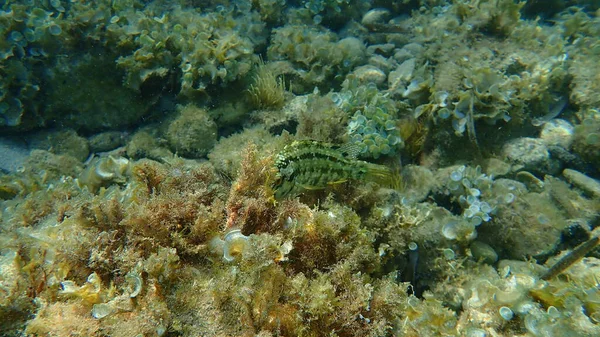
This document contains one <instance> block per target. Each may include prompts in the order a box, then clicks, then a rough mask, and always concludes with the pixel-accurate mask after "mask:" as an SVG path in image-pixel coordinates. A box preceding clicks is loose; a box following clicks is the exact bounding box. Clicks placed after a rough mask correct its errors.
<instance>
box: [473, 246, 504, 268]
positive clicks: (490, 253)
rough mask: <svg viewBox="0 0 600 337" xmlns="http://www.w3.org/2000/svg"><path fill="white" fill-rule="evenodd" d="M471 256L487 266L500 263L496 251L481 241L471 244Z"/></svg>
mask: <svg viewBox="0 0 600 337" xmlns="http://www.w3.org/2000/svg"><path fill="white" fill-rule="evenodd" d="M470 248H471V254H473V257H474V258H475V259H476V260H478V261H482V262H484V263H487V264H494V263H496V261H498V254H497V253H496V251H494V248H492V246H490V245H488V244H487V243H483V242H481V241H473V242H472V243H471V246H470Z"/></svg>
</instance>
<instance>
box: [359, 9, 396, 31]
mask: <svg viewBox="0 0 600 337" xmlns="http://www.w3.org/2000/svg"><path fill="white" fill-rule="evenodd" d="M389 18H390V11H389V10H387V9H385V8H373V9H371V10H370V11H368V12H366V13H365V15H363V17H362V20H361V21H360V23H361V24H363V25H364V26H367V27H369V26H372V25H374V24H385V23H386V21H387V20H388V19H389Z"/></svg>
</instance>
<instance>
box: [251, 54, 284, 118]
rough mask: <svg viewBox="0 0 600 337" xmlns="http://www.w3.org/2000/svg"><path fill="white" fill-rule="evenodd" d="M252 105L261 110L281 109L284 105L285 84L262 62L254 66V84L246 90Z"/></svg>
mask: <svg viewBox="0 0 600 337" xmlns="http://www.w3.org/2000/svg"><path fill="white" fill-rule="evenodd" d="M248 93H249V94H250V99H251V101H252V104H253V105H254V106H255V107H257V108H261V109H269V108H270V109H277V108H281V107H282V106H283V104H284V103H285V83H284V82H283V78H282V77H277V76H275V74H273V71H271V70H270V69H269V67H268V65H267V64H265V63H264V62H263V61H262V60H261V61H260V62H259V64H258V65H257V66H256V69H255V74H254V83H253V84H251V85H250V88H249V89H248Z"/></svg>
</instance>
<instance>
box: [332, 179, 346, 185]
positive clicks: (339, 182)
mask: <svg viewBox="0 0 600 337" xmlns="http://www.w3.org/2000/svg"><path fill="white" fill-rule="evenodd" d="M347 181H348V179H340V180H336V181H330V182H328V183H327V185H339V184H343V183H345V182H347Z"/></svg>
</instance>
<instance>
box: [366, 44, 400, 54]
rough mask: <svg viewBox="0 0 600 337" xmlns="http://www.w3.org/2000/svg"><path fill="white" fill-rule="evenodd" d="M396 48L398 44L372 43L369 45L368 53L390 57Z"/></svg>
mask: <svg viewBox="0 0 600 337" xmlns="http://www.w3.org/2000/svg"><path fill="white" fill-rule="evenodd" d="M394 49H396V46H395V45H394V44H392V43H384V44H374V45H370V46H369V47H367V54H368V55H376V54H379V55H383V56H385V57H389V56H392V54H393V53H394Z"/></svg>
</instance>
